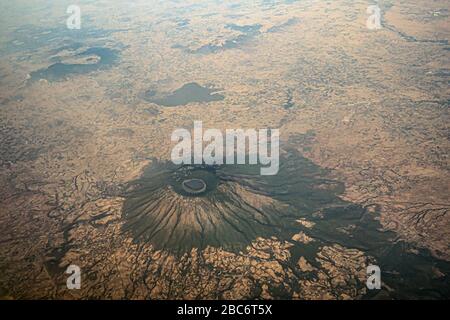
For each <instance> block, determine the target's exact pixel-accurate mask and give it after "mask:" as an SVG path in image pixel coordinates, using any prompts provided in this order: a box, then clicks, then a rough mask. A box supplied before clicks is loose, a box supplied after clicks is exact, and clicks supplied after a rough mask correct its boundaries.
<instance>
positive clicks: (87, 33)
mask: <svg viewBox="0 0 450 320" xmlns="http://www.w3.org/2000/svg"><path fill="white" fill-rule="evenodd" d="M70 4H71V3H69V2H68V1H58V2H57V3H53V2H51V1H44V0H39V1H25V0H21V1H17V2H16V1H14V3H13V2H11V3H6V1H2V10H1V13H0V21H1V22H0V23H1V26H2V28H1V31H0V55H1V57H2V59H1V61H0V298H1V299H25V298H26V299H365V298H373V299H391V298H393V299H448V298H450V278H449V277H450V213H449V212H450V199H449V194H450V193H449V185H450V171H449V156H448V155H449V151H450V143H449V137H450V136H449V123H450V121H449V103H450V89H449V80H450V78H449V77H450V44H449V37H450V26H449V14H450V13H449V10H450V4H449V2H448V1H446V0H435V1H432V2H430V1H425V0H415V1H406V0H387V1H381V0H380V1H378V2H371V1H366V0H364V1H363V0H356V1H345V0H337V1H316V0H300V1H294V0H290V1H248V2H244V1H240V2H239V1H232V2H228V1H224V2H219V1H217V2H216V1H143V0H142V1H141V0H140V1H133V2H132V3H131V1H125V0H117V1H79V5H80V7H81V13H82V16H81V17H82V25H81V29H79V30H70V29H67V27H66V19H67V16H68V15H67V13H66V8H67V6H68V5H70ZM373 4H377V5H378V6H379V7H380V10H381V16H382V19H381V25H382V28H381V29H379V30H370V29H368V28H367V26H366V20H367V18H368V14H367V11H366V9H367V7H368V6H369V5H373ZM196 120H201V121H203V124H204V126H205V127H208V128H217V129H220V130H225V129H227V128H256V129H260V128H279V130H280V134H281V138H280V139H281V152H280V171H279V173H278V174H277V175H275V176H267V177H264V176H259V175H257V174H256V173H255V169H254V168H253V167H252V166H242V167H239V166H238V168H236V167H229V166H227V165H223V166H219V167H214V168H212V167H187V168H186V167H179V166H175V165H173V164H172V163H171V162H170V154H171V150H172V147H173V142H172V141H171V134H172V132H173V131H174V130H175V129H177V128H188V129H190V128H192V126H193V122H194V121H196ZM179 175H181V176H182V177H183V179H187V178H194V179H199V178H201V179H203V180H204V181H206V182H207V183H206V190H205V191H204V192H203V193H201V194H199V195H198V196H192V195H190V194H186V193H185V192H183V190H181V191H180V189H179V188H180V181H181V180H180V179H179ZM71 264H75V265H77V266H79V267H80V268H81V271H82V286H81V289H80V290H68V289H67V287H66V279H67V276H68V275H67V274H66V273H65V271H66V268H67V267H68V266H69V265H71ZM370 264H376V265H379V266H380V268H381V273H382V288H381V290H368V289H367V287H366V279H367V274H366V268H367V266H368V265H370Z"/></svg>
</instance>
